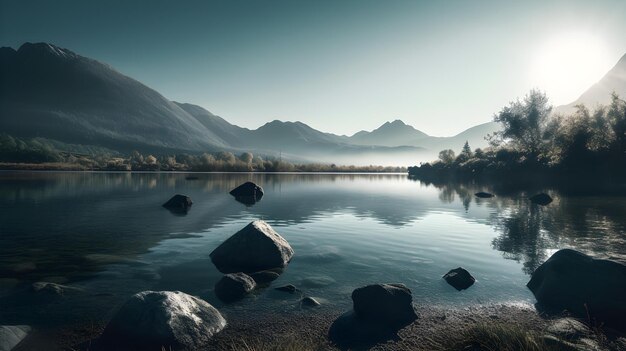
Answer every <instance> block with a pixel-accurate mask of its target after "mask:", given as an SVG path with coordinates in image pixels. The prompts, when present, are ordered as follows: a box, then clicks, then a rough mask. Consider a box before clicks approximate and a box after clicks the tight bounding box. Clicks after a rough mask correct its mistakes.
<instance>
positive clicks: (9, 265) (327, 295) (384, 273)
mask: <svg viewBox="0 0 626 351" xmlns="http://www.w3.org/2000/svg"><path fill="white" fill-rule="evenodd" d="M195 175H196V176H197V177H198V179H197V180H187V179H186V176H187V175H186V174H176V173H62V172H39V173H37V172H31V173H27V172H23V173H20V172H2V173H0V306H1V307H2V308H1V311H0V324H28V325H34V326H37V327H40V328H44V329H45V328H52V329H55V328H62V327H64V326H68V325H73V324H80V323H103V322H105V321H106V320H108V319H109V318H110V317H111V315H112V314H113V313H114V312H115V310H116V308H117V307H119V306H120V305H121V304H122V303H123V302H124V301H125V300H126V299H127V298H128V297H129V296H130V295H132V294H134V293H136V292H139V291H143V290H180V291H184V292H187V293H189V294H193V295H196V296H199V297H201V298H203V299H205V300H207V301H209V302H210V303H211V304H213V305H214V306H216V307H217V308H218V309H220V311H222V312H223V313H224V314H225V315H226V316H229V315H238V314H239V315H245V314H246V313H256V314H258V313H287V312H293V311H300V310H301V307H300V305H299V303H298V300H299V297H300V296H299V295H298V296H287V295H288V294H285V293H281V292H278V291H275V290H274V289H273V287H277V286H281V285H284V284H294V285H296V286H297V287H299V288H300V289H301V290H302V291H303V293H304V294H306V295H308V296H313V297H315V298H317V299H318V300H319V301H321V302H322V304H323V307H322V308H326V309H337V310H346V309H348V308H349V307H350V306H351V299H350V294H351V292H352V290H353V289H355V288H357V287H360V286H363V285H366V284H370V283H377V282H400V283H404V284H406V285H407V286H408V287H409V288H410V289H411V290H412V291H413V296H414V301H415V303H416V304H417V305H418V306H419V305H420V304H422V305H441V306H451V307H454V306H467V305H474V304H490V303H506V304H532V303H534V302H535V300H534V297H533V295H532V294H531V292H530V291H529V290H528V289H527V288H526V287H525V284H526V283H527V282H528V280H529V279H530V276H529V274H531V273H532V271H533V270H534V269H535V268H536V267H537V266H538V265H540V264H541V263H542V262H543V261H545V260H546V259H547V258H548V257H549V256H550V255H551V254H552V253H553V252H554V251H556V250H557V249H560V248H565V247H571V248H576V249H579V250H581V251H584V252H586V253H589V254H593V255H596V256H600V257H611V258H614V259H618V260H624V258H625V257H626V234H625V233H626V197H624V196H618V195H612V194H607V195H598V194H584V193H580V192H571V191H568V190H563V189H555V188H542V187H538V186H535V187H532V188H528V187H527V188H524V189H511V188H507V187H498V186H478V185H475V184H459V183H450V184H437V185H435V184H426V183H422V182H420V181H417V180H412V179H409V178H408V177H407V176H406V175H404V174H241V173H239V174H219V173H217V174H216V173H208V174H195ZM248 180H250V181H254V182H255V183H257V184H259V185H261V186H262V187H263V188H264V190H265V196H264V197H263V198H262V200H261V201H260V202H257V203H256V204H254V205H252V206H249V205H245V204H242V203H239V202H237V201H236V200H235V199H234V198H233V197H232V196H230V195H229V194H228V192H229V191H230V190H231V189H233V188H234V187H236V186H237V185H239V184H241V183H243V182H245V181H248ZM478 191H489V192H493V193H495V194H496V197H495V198H491V199H479V198H476V197H475V196H474V195H473V194H474V193H475V192H478ZM539 191H546V192H548V193H549V194H551V195H552V196H553V197H554V199H555V201H554V202H553V203H552V204H550V205H548V206H545V207H541V206H537V205H531V204H530V202H529V201H528V197H529V196H531V195H533V194H534V193H536V192H539ZM177 193H180V194H185V195H188V196H190V197H191V198H192V199H193V201H194V204H193V206H192V208H191V210H190V211H189V212H188V213H187V214H186V215H181V214H176V213H171V212H169V211H168V210H166V209H165V208H163V207H161V205H162V204H163V203H164V202H165V201H167V200H168V199H169V198H170V197H171V196H172V195H174V194H177ZM255 219H263V220H265V221H267V222H268V223H269V224H271V225H272V226H273V227H274V229H275V230H276V231H277V232H278V233H279V234H281V235H282V236H283V237H284V238H285V239H286V240H287V241H289V243H290V244H291V246H292V247H293V249H294V250H295V255H294V257H293V259H292V261H291V263H290V264H289V266H288V268H287V269H286V271H285V272H284V274H282V275H281V276H280V278H279V279H278V280H276V281H274V282H273V283H272V287H270V288H267V289H262V290H258V291H256V292H255V293H254V294H253V295H251V296H249V297H247V298H245V299H243V300H241V301H239V302H236V303H233V304H228V305H225V304H223V303H221V302H220V301H219V300H218V299H217V298H216V297H215V295H214V293H213V286H214V284H215V283H216V282H217V280H218V279H219V278H220V277H221V274H220V273H219V272H218V271H217V270H216V269H215V267H214V266H213V264H212V263H211V261H210V259H209V254H210V253H211V251H212V250H213V249H214V248H215V247H217V246H218V245H219V244H220V243H221V242H222V241H224V240H225V239H226V238H228V237H229V236H231V235H232V234H234V233H235V232H237V231H238V230H239V229H241V228H243V227H244V226H245V225H246V224H248V223H249V222H250V221H252V220H255ZM459 266H462V267H464V268H466V269H467V270H469V271H470V272H471V273H472V274H473V275H474V277H476V279H477V282H476V284H474V285H473V286H472V287H470V288H469V289H468V290H465V291H461V292H459V291H456V290H455V289H454V288H452V287H451V286H449V285H448V284H447V283H446V282H445V281H444V280H443V279H442V276H443V275H444V274H445V273H446V272H447V271H449V270H450V269H453V268H456V267H459ZM37 281H47V282H55V283H60V284H65V285H69V286H71V287H76V288H80V289H82V290H81V292H80V293H76V294H75V296H74V295H72V294H70V295H71V296H70V295H67V296H63V297H61V298H56V299H52V300H50V299H47V300H46V299H44V300H45V301H42V298H41V297H40V296H37V295H36V294H33V293H32V292H30V290H29V287H30V285H31V284H32V283H33V282H37ZM306 313H314V312H311V311H308V312H306Z"/></svg>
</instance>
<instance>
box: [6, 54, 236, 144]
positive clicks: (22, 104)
mask: <svg viewBox="0 0 626 351" xmlns="http://www.w3.org/2000/svg"><path fill="white" fill-rule="evenodd" d="M0 69H1V71H0V72H1V73H2V74H1V77H2V81H1V82H0V130H2V131H3V132H6V133H9V134H13V135H16V136H25V137H35V136H37V137H45V138H50V139H55V140H60V141H63V142H65V143H71V144H89V145H99V146H105V147H109V148H112V149H117V150H131V149H135V148H138V149H143V150H162V149H168V150H192V151H193V150H218V149H223V148H226V147H228V146H229V145H228V143H227V142H226V141H224V140H223V139H221V138H220V137H219V136H218V135H217V134H215V133H214V132H213V131H211V130H209V129H207V128H205V127H204V126H203V125H202V123H201V122H199V121H198V120H197V119H196V118H194V117H192V116H191V115H190V114H188V113H187V112H185V110H183V109H182V108H181V107H180V106H179V105H177V104H175V103H173V102H171V101H169V100H167V99H166V98H164V97H163V96H162V95H161V94H159V93H158V92H156V91H154V90H152V89H150V88H148V87H147V86H145V85H143V84H141V83H139V82H138V81H136V80H134V79H132V78H129V77H127V76H125V75H123V74H121V73H119V72H117V71H115V70H114V69H113V68H111V67H110V66H108V65H105V64H103V63H100V62H98V61H96V60H92V59H89V58H86V57H83V56H80V55H77V54H75V53H73V52H72V51H70V50H67V49H63V48H59V47H57V46H54V45H51V44H46V43H37V44H31V43H26V44H24V45H22V46H21V47H20V48H19V49H18V50H14V49H12V48H2V49H1V50H0Z"/></svg>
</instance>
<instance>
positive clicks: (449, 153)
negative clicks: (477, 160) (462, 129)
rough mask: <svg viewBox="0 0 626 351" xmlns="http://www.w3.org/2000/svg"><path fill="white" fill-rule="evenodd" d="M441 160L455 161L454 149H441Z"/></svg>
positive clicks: (446, 161) (447, 162) (445, 161)
mask: <svg viewBox="0 0 626 351" xmlns="http://www.w3.org/2000/svg"><path fill="white" fill-rule="evenodd" d="M439 160H441V162H443V163H445V164H450V163H452V162H454V151H453V150H450V149H447V150H441V151H439Z"/></svg>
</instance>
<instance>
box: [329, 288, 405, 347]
mask: <svg viewBox="0 0 626 351" xmlns="http://www.w3.org/2000/svg"><path fill="white" fill-rule="evenodd" d="M352 301H353V303H354V304H353V310H351V311H348V312H346V313H344V314H343V315H341V316H339V318H337V319H336V320H335V321H334V322H333V324H332V325H331V326H330V329H329V330H328V337H329V339H330V340H331V341H332V342H333V343H335V344H337V346H339V347H340V348H355V349H361V348H369V347H370V346H371V345H373V344H376V343H378V342H383V341H385V340H389V339H392V338H395V337H396V335H397V331H398V330H400V329H401V328H402V327H404V326H406V325H408V324H410V323H412V322H413V321H414V320H416V319H417V314H416V313H415V310H414V309H413V297H412V294H411V290H409V288H407V287H406V286H404V285H403V284H374V285H368V286H365V287H362V288H358V289H356V290H354V291H353V292H352Z"/></svg>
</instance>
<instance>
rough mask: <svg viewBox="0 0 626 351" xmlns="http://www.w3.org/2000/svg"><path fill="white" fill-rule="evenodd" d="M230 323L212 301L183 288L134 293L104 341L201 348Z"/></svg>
mask: <svg viewBox="0 0 626 351" xmlns="http://www.w3.org/2000/svg"><path fill="white" fill-rule="evenodd" d="M225 326H226V320H225V319H224V317H222V315H221V314H220V313H219V311H218V310H217V309H215V308H214V307H213V306H211V305H210V304H209V303H208V302H206V301H204V300H201V299H199V298H196V297H194V296H191V295H187V294H185V293H182V292H180V291H144V292H141V293H138V294H136V295H133V296H132V297H131V298H130V299H129V300H128V301H127V302H126V303H125V304H124V305H123V306H122V307H121V308H120V310H119V311H118V312H117V313H116V314H115V316H114V317H113V319H112V320H111V321H110V322H109V324H108V325H107V326H106V328H105V329H104V332H103V334H102V337H101V341H102V342H103V343H105V344H108V345H115V349H118V348H120V347H121V348H123V349H137V348H139V349H153V350H161V348H165V349H167V350H169V349H170V348H173V349H181V348H186V349H193V350H195V349H200V348H202V347H203V345H205V344H206V343H207V342H208V341H209V340H210V339H211V337H212V336H213V335H214V334H216V333H218V332H220V331H221V330H222V329H224V327H225Z"/></svg>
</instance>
